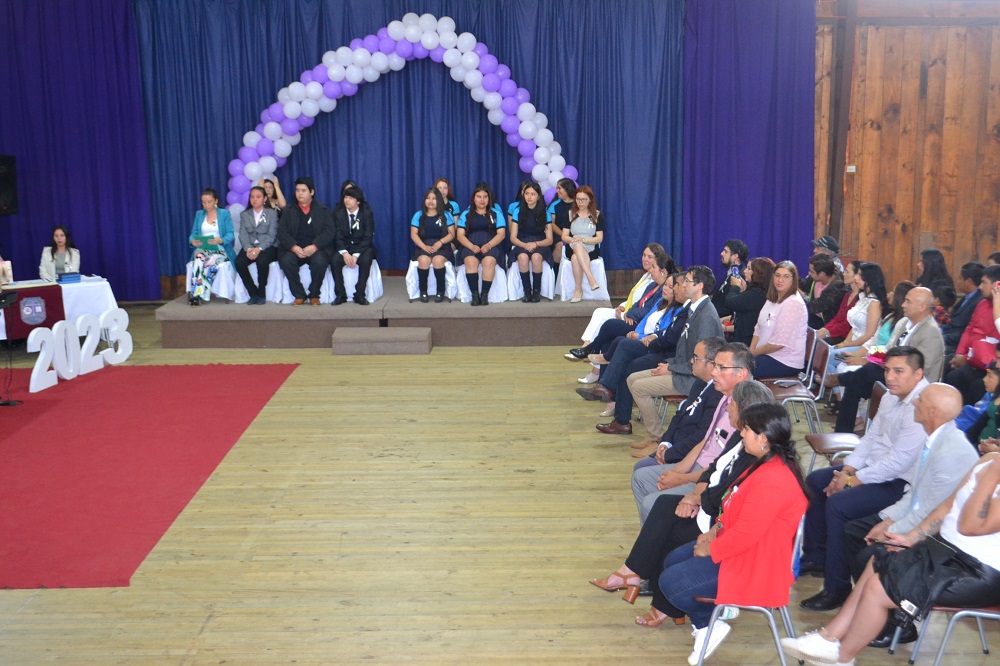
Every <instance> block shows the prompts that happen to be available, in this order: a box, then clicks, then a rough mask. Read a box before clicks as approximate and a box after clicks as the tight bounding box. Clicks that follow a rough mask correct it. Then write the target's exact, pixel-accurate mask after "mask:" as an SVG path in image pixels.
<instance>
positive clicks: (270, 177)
mask: <svg viewBox="0 0 1000 666" xmlns="http://www.w3.org/2000/svg"><path fill="white" fill-rule="evenodd" d="M261 178H262V179H263V180H274V174H273V173H268V172H267V171H265V172H264V175H262V176H261Z"/></svg>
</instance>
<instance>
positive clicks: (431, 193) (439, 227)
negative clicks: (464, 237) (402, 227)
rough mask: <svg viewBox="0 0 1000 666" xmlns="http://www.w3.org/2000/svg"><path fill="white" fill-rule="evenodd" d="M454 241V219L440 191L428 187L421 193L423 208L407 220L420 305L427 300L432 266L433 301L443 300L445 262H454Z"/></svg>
mask: <svg viewBox="0 0 1000 666" xmlns="http://www.w3.org/2000/svg"><path fill="white" fill-rule="evenodd" d="M454 238H455V218H453V217H452V215H451V213H450V212H449V211H448V208H447V207H446V204H445V202H444V197H442V196H441V192H440V190H438V189H437V188H436V187H432V188H430V189H429V190H427V192H425V193H424V205H423V207H422V208H421V209H420V210H419V211H417V212H416V213H414V214H413V217H412V218H411V219H410V240H412V241H413V244H414V245H416V246H417V247H416V249H415V250H414V251H413V260H414V261H416V262H417V285H418V288H419V289H420V302H421V303H426V302H428V301H429V300H430V298H429V297H428V296H427V279H428V278H429V277H430V272H431V271H430V269H431V267H432V266H433V267H434V279H435V280H436V281H437V293H436V294H435V295H434V302H435V303H440V302H441V301H443V300H444V291H445V268H444V265H445V264H446V263H448V262H449V261H450V262H454V261H455V255H454V253H453V252H452V251H451V241H452V240H454Z"/></svg>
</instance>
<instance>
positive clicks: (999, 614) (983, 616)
mask: <svg viewBox="0 0 1000 666" xmlns="http://www.w3.org/2000/svg"><path fill="white" fill-rule="evenodd" d="M935 611H937V612H939V613H953V615H952V616H951V619H950V620H949V621H948V628H947V629H946V630H945V632H944V638H942V639H941V647H939V648H938V653H937V658H936V659H935V660H934V666H940V664H941V660H942V659H944V651H945V648H946V647H947V646H948V640H949V639H950V638H951V632H952V631H953V630H954V629H955V623H956V622H958V621H959V620H961V619H963V618H967V617H974V618H976V627H977V628H978V629H979V642H980V643H982V646H983V654H989V653H990V646H989V643H987V642H986V631H985V630H984V629H983V620H997V621H1000V606H989V607H987V608H955V607H952V606H934V607H932V608H931V612H935ZM929 624H930V615H928V617H927V621H925V622H924V626H923V628H922V631H921V632H920V634H919V635H918V636H917V642H916V643H914V645H913V652H912V653H911V654H910V659H909V663H911V664H912V663H913V662H914V661H916V659H917V652H919V651H920V644H921V643H922V642H923V640H924V636H925V635H926V634H927V625H929ZM902 633H903V628H902V627H896V632H895V633H894V634H893V635H892V644H890V645H889V654H893V653H894V652H895V651H896V647H897V646H898V645H899V637H900V635H901V634H902Z"/></svg>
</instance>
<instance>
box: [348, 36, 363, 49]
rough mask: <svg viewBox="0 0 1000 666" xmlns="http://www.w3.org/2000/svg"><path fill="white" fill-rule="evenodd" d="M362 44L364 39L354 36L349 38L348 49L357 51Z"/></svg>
mask: <svg viewBox="0 0 1000 666" xmlns="http://www.w3.org/2000/svg"><path fill="white" fill-rule="evenodd" d="M364 45H365V41H364V40H363V39H361V38H360V37H355V38H354V39H352V40H351V43H350V44H349V46H350V49H351V50H352V51H357V50H358V49H360V48H361V47H362V46H364Z"/></svg>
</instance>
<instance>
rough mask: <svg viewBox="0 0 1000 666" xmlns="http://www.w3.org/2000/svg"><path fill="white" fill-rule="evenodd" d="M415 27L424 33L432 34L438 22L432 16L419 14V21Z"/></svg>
mask: <svg viewBox="0 0 1000 666" xmlns="http://www.w3.org/2000/svg"><path fill="white" fill-rule="evenodd" d="M417 25H419V26H420V29H421V30H422V31H424V32H434V31H435V30H437V27H438V20H437V17H436V16H434V14H421V15H420V20H418V21H417Z"/></svg>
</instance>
